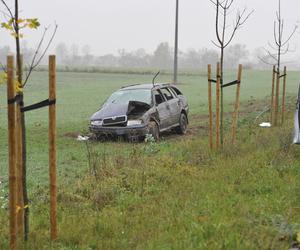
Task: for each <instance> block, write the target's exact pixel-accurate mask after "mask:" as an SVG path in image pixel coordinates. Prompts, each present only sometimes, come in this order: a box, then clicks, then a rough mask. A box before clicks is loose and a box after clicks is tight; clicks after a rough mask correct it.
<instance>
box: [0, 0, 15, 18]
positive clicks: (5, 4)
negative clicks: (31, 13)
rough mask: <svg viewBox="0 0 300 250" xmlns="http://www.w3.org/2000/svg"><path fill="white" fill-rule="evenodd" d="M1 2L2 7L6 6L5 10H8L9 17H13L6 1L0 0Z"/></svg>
mask: <svg viewBox="0 0 300 250" xmlns="http://www.w3.org/2000/svg"><path fill="white" fill-rule="evenodd" d="M0 1H1V2H2V4H3V5H4V7H5V8H6V10H7V11H8V13H9V16H10V18H11V19H14V15H13V13H12V11H11V8H9V7H8V5H7V3H6V2H5V1H4V0H0Z"/></svg>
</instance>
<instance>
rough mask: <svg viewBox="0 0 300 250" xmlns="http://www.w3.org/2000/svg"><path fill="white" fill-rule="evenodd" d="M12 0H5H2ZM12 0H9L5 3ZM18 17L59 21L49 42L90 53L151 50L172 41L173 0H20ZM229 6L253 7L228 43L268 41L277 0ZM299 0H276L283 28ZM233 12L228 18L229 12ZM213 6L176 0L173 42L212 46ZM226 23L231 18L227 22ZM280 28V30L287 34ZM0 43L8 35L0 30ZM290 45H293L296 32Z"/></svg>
mask: <svg viewBox="0 0 300 250" xmlns="http://www.w3.org/2000/svg"><path fill="white" fill-rule="evenodd" d="M8 2H9V3H12V1H11V0H8ZM11 5H12V4H11ZM20 5H21V10H22V14H21V16H24V17H38V18H39V20H40V22H41V23H42V25H43V26H46V25H50V24H53V23H54V21H56V23H57V24H58V25H59V29H58V32H57V36H56V38H55V42H54V44H53V46H52V48H53V47H55V45H56V44H57V43H59V42H65V43H66V44H67V45H69V46H70V45H72V44H78V45H79V46H83V45H86V44H88V45H90V47H91V50H92V53H94V54H98V55H99V54H105V53H115V54H116V53H117V51H118V49H122V48H124V49H126V50H128V51H131V50H135V49H138V48H145V49H146V50H147V51H148V52H152V51H153V50H154V49H155V47H156V46H157V45H158V43H160V42H169V43H170V44H171V46H173V40H174V13H175V0H150V1H149V0H85V1H78V0H51V1H45V0H39V1H38V0H26V1H25V0H20ZM235 7H239V8H240V9H242V8H244V7H247V8H248V9H249V11H250V10H252V9H254V10H255V12H254V14H253V15H252V16H251V18H250V19H249V20H248V22H247V23H246V24H245V26H244V27H243V28H242V29H241V30H239V33H238V35H237V36H236V38H235V39H234V41H233V43H243V44H247V47H248V48H249V49H253V48H256V47H260V46H264V45H266V44H267V42H268V41H272V36H273V33H272V32H273V31H272V29H273V28H272V27H273V21H274V18H275V12H276V10H277V0H235ZM299 10H300V1H299V0H282V15H283V16H284V18H285V23H286V32H287V33H288V32H290V31H291V30H292V28H293V24H295V23H297V22H298V23H299V22H300V14H299ZM235 13H236V12H235V11H234V12H233V13H232V15H231V17H232V18H234V17H235ZM214 14H215V12H214V7H213V5H212V3H211V2H210V1H209V0H180V27H179V29H180V30H179V47H180V49H181V50H187V49H189V48H196V49H199V48H202V47H208V48H213V45H212V43H211V40H213V39H215V30H214ZM229 24H231V22H230V23H229ZM41 33H42V29H41V28H40V29H39V31H38V32H30V33H27V34H26V38H25V39H26V40H28V42H29V46H34V45H35V44H36V43H37V41H38V38H39V36H40V34H41ZM287 33H286V34H287ZM0 37H1V41H2V42H1V45H3V44H13V40H12V39H11V38H10V37H9V36H8V35H7V34H4V33H3V31H1V32H0ZM292 44H294V45H296V46H297V45H298V46H297V47H300V43H299V31H298V32H297V34H296V36H295V37H294V39H293V42H292Z"/></svg>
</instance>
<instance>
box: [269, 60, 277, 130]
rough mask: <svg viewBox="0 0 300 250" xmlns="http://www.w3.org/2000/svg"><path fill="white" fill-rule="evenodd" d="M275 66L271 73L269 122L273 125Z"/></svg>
mask: <svg viewBox="0 0 300 250" xmlns="http://www.w3.org/2000/svg"><path fill="white" fill-rule="evenodd" d="M275 70H276V69H275V65H274V66H273V72H272V92H271V108H270V122H271V123H272V124H273V119H274V85H275V76H276V71H275Z"/></svg>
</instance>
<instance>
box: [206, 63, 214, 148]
mask: <svg viewBox="0 0 300 250" xmlns="http://www.w3.org/2000/svg"><path fill="white" fill-rule="evenodd" d="M207 77H208V113H209V146H210V149H213V117H212V94H211V81H210V80H211V65H210V64H209V65H207Z"/></svg>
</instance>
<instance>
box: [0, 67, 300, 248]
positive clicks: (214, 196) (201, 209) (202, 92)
mask: <svg viewBox="0 0 300 250" xmlns="http://www.w3.org/2000/svg"><path fill="white" fill-rule="evenodd" d="M234 78H235V73H232V72H229V73H228V74H227V75H226V79H227V81H228V82H229V81H231V80H233V79H234ZM170 79H171V76H170V75H162V76H161V77H159V79H158V81H159V82H166V81H167V82H169V81H170ZM299 79H300V73H299V72H290V73H289V75H288V84H287V92H288V95H289V96H290V98H288V102H289V107H290V109H289V112H288V113H287V122H286V123H285V125H284V126H283V127H281V128H272V129H260V128H258V127H257V126H256V124H253V121H254V118H255V117H256V115H257V114H258V113H260V111H262V110H263V109H264V108H265V106H266V105H267V104H268V99H269V95H270V91H271V86H270V85H271V74H270V72H265V71H245V72H244V73H243V81H242V89H241V91H242V92H241V101H242V103H243V105H242V116H241V119H240V132H239V140H238V143H237V145H230V143H229V142H228V143H226V146H225V149H224V150H223V151H222V152H210V151H209V150H208V149H207V146H208V145H207V144H208V142H207V140H208V138H207V131H206V126H207V119H206V118H205V115H206V114H207V104H206V103H207V78H206V75H205V73H203V74H199V75H190V76H186V75H182V76H180V77H179V80H180V85H179V88H180V89H181V90H182V91H183V92H184V94H185V95H186V96H187V97H188V100H189V104H190V111H191V113H190V131H189V132H188V134H187V135H185V136H174V135H163V139H162V140H161V141H160V142H159V143H150V144H145V143H139V144H130V143H120V142H105V143H93V142H91V143H88V147H89V149H90V153H91V158H90V161H91V163H93V164H94V166H95V168H94V172H93V171H91V170H92V169H90V166H89V162H88V157H87V145H86V143H84V142H78V141H76V140H75V138H74V136H76V135H77V134H79V133H81V134H85V133H87V132H88V119H89V117H90V115H91V114H92V113H93V112H94V111H96V110H97V108H98V107H99V106H100V105H101V103H102V102H103V101H104V100H105V98H107V97H108V96H109V94H110V93H111V92H112V91H114V90H116V89H118V88H119V87H121V86H124V85H128V84H133V83H147V82H151V81H152V75H147V74H145V75H142V74H104V73H66V72H64V73H58V75H57V129H58V131H57V133H58V182H59V187H58V202H59V203H58V205H59V210H58V223H59V239H58V240H57V242H55V243H53V244H51V243H50V241H49V223H48V221H49V211H48V205H49V202H48V200H49V198H48V184H49V183H48V140H47V135H48V130H47V129H48V120H47V119H48V118H47V116H48V111H47V108H45V109H41V110H38V111H33V112H29V113H26V125H27V147H28V156H27V158H28V163H27V164H28V171H27V172H28V188H29V196H30V210H31V212H30V232H31V233H30V241H29V242H28V244H27V245H26V246H24V249H287V248H288V247H289V246H290V244H291V242H292V240H293V239H294V237H295V233H296V232H297V231H299V230H300V213H299V212H300V211H299V207H300V195H299V194H300V186H299V177H300V169H299V166H300V154H299V151H300V148H299V147H297V146H292V145H291V138H290V135H291V133H292V131H293V109H294V102H295V97H296V95H297V89H298V84H299ZM47 87H48V83H47V73H46V72H37V73H35V74H34V75H33V78H32V81H30V82H29V83H28V86H27V87H26V90H25V104H31V103H34V102H37V101H41V100H43V99H47V95H48V92H47V91H48V90H47ZM234 94H235V88H231V89H225V104H226V110H227V111H230V110H232V102H233V97H234ZM5 103H6V88H5V86H0V136H1V137H0V138H1V140H0V157H1V161H0V164H1V165H0V181H1V184H0V249H7V247H8V241H7V237H8V211H7V209H6V208H7V192H8V190H7V184H8V183H7V181H8V176H7V113H6V109H5V106H6V104H5ZM225 124H226V127H227V128H228V126H229V125H230V124H229V123H225ZM1 197H2V198H1Z"/></svg>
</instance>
